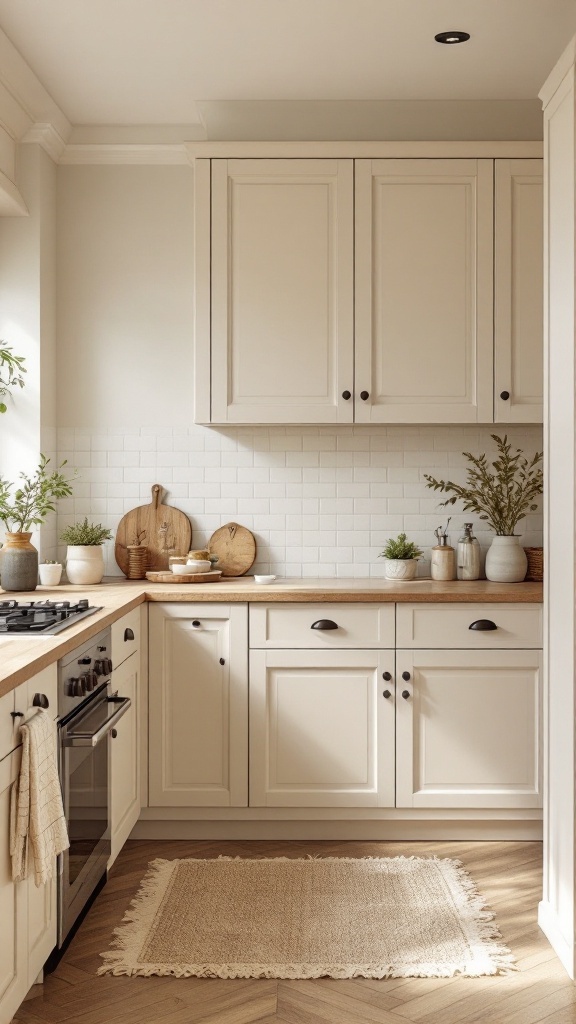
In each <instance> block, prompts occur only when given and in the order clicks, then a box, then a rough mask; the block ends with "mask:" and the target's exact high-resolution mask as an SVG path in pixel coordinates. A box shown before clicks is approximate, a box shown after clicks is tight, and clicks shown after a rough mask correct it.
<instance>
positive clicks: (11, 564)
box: [0, 533, 38, 590]
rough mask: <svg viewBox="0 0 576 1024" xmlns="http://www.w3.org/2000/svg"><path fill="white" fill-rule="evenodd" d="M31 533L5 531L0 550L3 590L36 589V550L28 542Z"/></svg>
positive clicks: (0, 574)
mask: <svg viewBox="0 0 576 1024" xmlns="http://www.w3.org/2000/svg"><path fill="white" fill-rule="evenodd" d="M31 536H32V534H31V533H7V534H6V539H5V541H4V546H3V548H2V550H1V551H0V576H1V583H2V589H3V590H36V587H37V585H38V552H37V550H36V548H35V547H34V545H33V544H31V543H30V538H31Z"/></svg>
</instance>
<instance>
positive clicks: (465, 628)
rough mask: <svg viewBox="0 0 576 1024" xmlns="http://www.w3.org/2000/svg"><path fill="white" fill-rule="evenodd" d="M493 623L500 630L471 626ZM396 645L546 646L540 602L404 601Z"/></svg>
mask: <svg viewBox="0 0 576 1024" xmlns="http://www.w3.org/2000/svg"><path fill="white" fill-rule="evenodd" d="M473 623H486V624H487V623H492V624H493V626H496V629H494V628H493V626H492V628H488V629H482V628H480V629H478V628H476V629H471V628H470V627H471V626H472V624H473ZM396 646H397V647H400V648H404V647H407V648H408V647H427V648H451V647H453V648H461V647H469V648H477V649H480V650H482V649H483V648H492V649H494V648H498V647H528V648H530V647H532V648H539V647H542V605H539V604H401V605H398V609H397V620H396Z"/></svg>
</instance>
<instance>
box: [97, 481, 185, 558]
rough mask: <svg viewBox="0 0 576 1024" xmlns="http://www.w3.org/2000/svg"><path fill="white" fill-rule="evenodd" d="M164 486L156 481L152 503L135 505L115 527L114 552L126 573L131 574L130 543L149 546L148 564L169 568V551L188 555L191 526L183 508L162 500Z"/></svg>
mask: <svg viewBox="0 0 576 1024" xmlns="http://www.w3.org/2000/svg"><path fill="white" fill-rule="evenodd" d="M162 493H163V487H162V486H161V484H154V485H153V487H152V501H151V502H150V504H149V505H140V506H139V507H138V508H133V509H131V510H130V512H127V513H126V515H125V516H123V517H122V519H121V520H120V523H119V524H118V530H117V531H116V545H115V548H114V556H115V558H116V562H117V563H118V565H119V566H120V568H121V570H122V572H123V573H124V575H125V576H127V575H128V568H129V558H128V545H129V544H141V545H144V546H145V547H147V548H148V568H149V569H150V570H151V571H161V570H163V569H168V557H169V555H187V554H188V550H189V548H190V541H191V540H192V526H191V525H190V520H189V519H188V516H186V515H185V514H184V512H180V510H179V509H177V508H172V507H170V506H169V505H163V504H162Z"/></svg>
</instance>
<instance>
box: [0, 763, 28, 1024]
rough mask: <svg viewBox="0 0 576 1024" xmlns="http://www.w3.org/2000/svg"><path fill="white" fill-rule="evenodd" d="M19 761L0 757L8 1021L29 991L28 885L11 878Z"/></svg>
mask: <svg viewBox="0 0 576 1024" xmlns="http://www.w3.org/2000/svg"><path fill="white" fill-rule="evenodd" d="M19 765H20V752H18V753H13V754H9V755H8V757H5V758H4V759H3V760H2V761H0V820H1V821H2V822H3V823H4V841H3V842H2V844H1V845H0V921H1V922H2V928H1V929H0V1014H1V1019H2V1020H6V1021H9V1020H11V1019H12V1015H13V1013H14V1012H15V1011H16V1010H17V1008H18V1006H19V1005H20V1003H21V1001H22V1000H23V998H24V996H25V995H26V992H27V991H28V987H29V986H28V974H27V959H28V958H27V951H26V939H27V927H26V914H25V909H26V885H25V884H23V883H21V882H18V883H14V882H13V881H12V864H11V860H10V849H9V847H10V844H9V842H8V823H9V820H10V789H11V786H12V783H13V782H14V780H15V779H16V776H17V773H18V769H19Z"/></svg>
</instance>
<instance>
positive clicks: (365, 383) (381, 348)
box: [355, 160, 493, 423]
mask: <svg viewBox="0 0 576 1024" xmlns="http://www.w3.org/2000/svg"><path fill="white" fill-rule="evenodd" d="M355 237H356V243H355V244H356V264H355V265H356V271H355V295H356V311H355V317H356V331H355V336H356V389H357V393H358V394H359V393H360V392H361V391H363V390H364V391H366V392H368V393H369V398H368V400H366V401H362V400H361V399H360V398H359V397H358V394H357V397H356V407H355V417H356V420H357V421H358V422H362V423H367V422H372V423H406V422H413V423H452V422H460V423H473V422H490V421H491V420H492V366H493V356H492V343H493V324H492V308H493V304H492V291H493V285H492V272H493V269H492V259H493V225H492V161H490V160H373V161H371V160H357V161H356V236H355Z"/></svg>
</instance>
